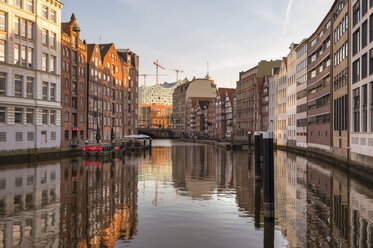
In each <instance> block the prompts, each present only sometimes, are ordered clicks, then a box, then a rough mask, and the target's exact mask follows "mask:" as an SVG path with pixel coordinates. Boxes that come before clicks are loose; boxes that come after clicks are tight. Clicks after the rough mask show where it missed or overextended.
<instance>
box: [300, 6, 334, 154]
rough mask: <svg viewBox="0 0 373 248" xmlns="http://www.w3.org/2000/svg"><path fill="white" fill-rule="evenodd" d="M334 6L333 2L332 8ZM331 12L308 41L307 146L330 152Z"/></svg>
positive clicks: (331, 133)
mask: <svg viewBox="0 0 373 248" xmlns="http://www.w3.org/2000/svg"><path fill="white" fill-rule="evenodd" d="M333 9H334V5H333V7H332V8H331V10H333ZM332 26H333V12H332V11H329V12H328V14H327V15H326V16H325V18H324V19H323V21H322V22H321V23H320V25H319V26H318V28H317V29H316V31H315V32H314V33H313V34H312V35H311V36H310V38H309V39H308V42H307V54H308V55H307V56H308V65H307V70H308V80H307V90H308V99H307V103H308V110H307V118H308V128H307V133H308V135H307V141H308V147H311V148H316V149H323V150H325V151H328V152H331V148H332V141H333V132H332V97H333V96H332V94H333V92H332V86H333V85H332V75H333V67H332V66H331V61H332V56H333V49H332V47H333V46H332V40H333V37H332V35H333V33H332Z"/></svg>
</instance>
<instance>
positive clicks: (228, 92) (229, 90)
mask: <svg viewBox="0 0 373 248" xmlns="http://www.w3.org/2000/svg"><path fill="white" fill-rule="evenodd" d="M235 92H236V89H234V88H219V89H218V94H219V96H220V98H224V97H226V96H227V95H228V96H233V95H234V93H235ZM229 98H230V97H229Z"/></svg>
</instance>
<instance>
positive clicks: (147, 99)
mask: <svg viewBox="0 0 373 248" xmlns="http://www.w3.org/2000/svg"><path fill="white" fill-rule="evenodd" d="M186 82H188V79H187V78H186V79H184V80H183V81H181V80H180V81H178V82H174V83H166V82H165V83H163V84H156V85H153V86H146V85H143V86H141V87H139V104H150V105H151V104H164V105H167V106H172V94H173V93H174V90H175V89H176V88H177V87H178V86H179V85H180V84H183V83H186Z"/></svg>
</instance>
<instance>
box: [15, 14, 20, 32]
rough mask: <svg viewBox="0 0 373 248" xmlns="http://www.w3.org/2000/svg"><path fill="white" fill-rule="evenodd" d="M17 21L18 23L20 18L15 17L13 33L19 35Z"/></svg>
mask: <svg viewBox="0 0 373 248" xmlns="http://www.w3.org/2000/svg"><path fill="white" fill-rule="evenodd" d="M19 23H20V18H19V17H15V18H14V34H16V35H19Z"/></svg>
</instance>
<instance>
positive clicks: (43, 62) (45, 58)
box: [42, 53, 48, 71]
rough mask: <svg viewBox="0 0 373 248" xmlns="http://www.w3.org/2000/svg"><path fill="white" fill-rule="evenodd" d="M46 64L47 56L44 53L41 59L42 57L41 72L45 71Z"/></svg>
mask: <svg viewBox="0 0 373 248" xmlns="http://www.w3.org/2000/svg"><path fill="white" fill-rule="evenodd" d="M47 64H48V54H46V53H43V57H42V70H43V71H47V69H48V68H47Z"/></svg>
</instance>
